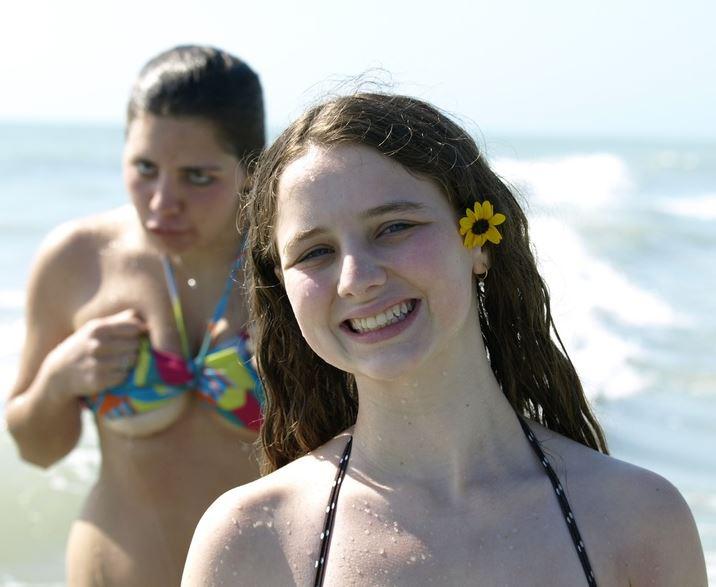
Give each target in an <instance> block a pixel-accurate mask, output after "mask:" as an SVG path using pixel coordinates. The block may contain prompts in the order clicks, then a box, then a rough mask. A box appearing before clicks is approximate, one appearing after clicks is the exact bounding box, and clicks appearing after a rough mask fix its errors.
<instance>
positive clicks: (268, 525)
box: [266, 520, 273, 528]
mask: <svg viewBox="0 0 716 587" xmlns="http://www.w3.org/2000/svg"><path fill="white" fill-rule="evenodd" d="M266 526H267V527H268V528H273V522H272V521H271V520H269V521H268V522H266Z"/></svg>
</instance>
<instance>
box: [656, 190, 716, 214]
mask: <svg viewBox="0 0 716 587" xmlns="http://www.w3.org/2000/svg"><path fill="white" fill-rule="evenodd" d="M659 209H661V210H662V211H663V212H666V213H668V214H675V215H677V216H685V217H687V218H695V219H696V220H716V194H707V195H703V196H695V197H692V198H678V199H677V198H671V199H668V200H664V201H663V202H660V203H659Z"/></svg>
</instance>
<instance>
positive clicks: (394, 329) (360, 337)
mask: <svg viewBox="0 0 716 587" xmlns="http://www.w3.org/2000/svg"><path fill="white" fill-rule="evenodd" d="M413 301H414V306H413V310H412V312H410V314H408V315H407V316H406V317H405V318H404V319H403V320H401V321H400V322H395V323H394V324H389V325H388V326H383V328H379V329H377V330H371V331H369V332H355V331H354V330H351V329H350V327H349V326H345V325H342V326H341V328H342V329H343V330H344V331H345V332H347V333H348V334H349V335H350V336H351V338H353V339H354V340H356V341H358V342H365V343H375V342H382V341H384V340H388V339H391V338H393V337H396V336H398V335H399V334H402V333H403V332H404V331H405V330H407V329H408V328H410V325H411V324H412V323H413V322H415V319H416V316H417V315H418V311H419V310H420V300H413Z"/></svg>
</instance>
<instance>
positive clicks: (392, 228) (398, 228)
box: [378, 222, 415, 236]
mask: <svg viewBox="0 0 716 587" xmlns="http://www.w3.org/2000/svg"><path fill="white" fill-rule="evenodd" d="M413 226H415V224H413V223H410V222H391V223H390V224H388V225H386V226H384V227H383V228H382V229H381V230H380V232H379V234H378V236H380V235H383V234H388V235H390V234H395V233H397V232H403V231H405V230H408V229H409V228H412V227H413Z"/></svg>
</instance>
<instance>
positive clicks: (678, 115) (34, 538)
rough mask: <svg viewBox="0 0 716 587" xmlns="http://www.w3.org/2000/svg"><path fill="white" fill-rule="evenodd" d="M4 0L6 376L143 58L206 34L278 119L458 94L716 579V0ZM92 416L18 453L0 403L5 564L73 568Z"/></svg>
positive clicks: (626, 429)
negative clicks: (329, 98)
mask: <svg viewBox="0 0 716 587" xmlns="http://www.w3.org/2000/svg"><path fill="white" fill-rule="evenodd" d="M3 12H4V14H3V21H2V24H0V80H2V91H1V92H0V381H1V382H2V383H1V386H2V388H3V398H4V397H5V394H6V390H7V389H8V388H9V387H10V386H11V385H12V383H13V381H14V376H15V369H16V363H17V359H18V352H19V347H20V344H21V341H22V338H23V333H24V321H23V320H24V319H23V305H24V286H25V283H26V279H27V274H28V268H29V265H30V263H31V261H32V258H33V255H34V252H35V251H36V249H37V247H38V245H39V243H40V241H41V239H42V238H43V236H44V235H45V234H46V233H47V232H48V230H50V229H51V228H52V227H53V226H55V225H57V224H58V223H60V222H63V221H65V220H68V219H70V218H74V217H77V216H81V215H86V214H91V213H94V212H97V211H100V210H103V209H107V208H109V207H113V206H117V205H120V204H122V203H124V202H125V194H124V190H123V187H122V182H121V169H120V158H121V150H122V142H123V136H122V132H123V129H122V126H123V117H124V110H125V104H126V100H127V97H128V92H129V88H130V86H131V83H132V81H133V79H134V77H135V75H136V74H137V73H138V71H139V69H140V67H141V66H142V65H143V64H144V63H145V62H146V61H147V60H148V59H149V58H150V57H152V56H153V55H154V54H156V53H158V52H160V51H162V50H164V49H167V48H169V47H171V46H174V45H177V44H182V43H205V44H211V45H216V46H218V47H221V48H223V49H226V50H228V51H230V52H232V53H234V54H236V55H238V56H240V57H242V58H243V59H245V60H246V61H247V62H248V63H249V64H250V65H251V66H252V67H253V68H254V69H256V70H257V71H258V73H259V74H260V76H261V79H262V82H263V84H264V91H265V99H266V107H267V117H268V129H269V139H271V138H273V137H275V136H276V135H277V134H278V133H279V132H280V131H281V130H282V129H283V128H284V126H285V125H286V124H287V123H288V121H290V120H291V119H292V118H294V117H295V116H296V115H298V114H299V113H300V112H302V111H303V109H304V108H305V107H306V106H307V105H309V104H311V103H312V102H313V101H315V100H316V99H318V98H320V97H322V96H325V95H326V93H329V92H336V91H338V92H340V91H342V90H346V89H347V90H351V89H354V88H355V87H360V84H361V83H362V84H363V87H365V84H366V81H367V80H377V82H378V86H377V87H378V88H379V89H384V90H393V91H399V92H402V93H408V94H412V95H416V96H418V97H421V98H423V99H427V100H429V101H431V102H433V103H435V104H436V105H438V106H439V107H441V108H443V109H444V110H445V111H447V112H448V113H449V114H451V115H452V116H453V117H454V118H456V119H457V120H458V121H459V122H460V123H461V124H463V125H464V126H465V127H467V128H468V129H469V130H470V131H471V132H472V133H473V134H474V135H475V137H476V139H477V140H478V142H479V144H481V145H482V146H483V148H484V150H485V152H486V153H487V156H488V158H489V159H490V160H491V162H492V163H493V165H494V167H495V168H496V170H497V171H498V173H499V174H500V175H502V176H503V177H504V178H505V179H507V180H508V181H509V182H511V184H512V185H513V186H515V188H516V189H518V190H519V192H520V193H521V194H522V196H523V198H524V200H525V205H526V207H527V210H528V215H529V217H530V220H531V223H532V231H533V236H534V241H535V248H536V250H537V254H538V257H539V260H540V264H541V266H542V269H543V271H544V275H545V277H546V279H547V282H548V284H549V286H550V290H551V293H552V298H553V304H554V313H555V318H556V321H557V326H558V328H559V330H560V333H561V335H562V338H563V340H564V342H565V344H566V346H567V348H568V350H569V352H570V354H571V356H572V359H573V360H574V362H575V364H576V366H577V369H578V371H579V372H580V374H581V375H582V377H583V379H584V383H585V387H586V389H587V393H588V395H589V397H590V399H591V401H592V403H593V405H594V407H595V409H596V412H597V414H598V416H599V417H600V419H601V421H602V423H603V425H604V426H605V429H606V432H607V438H608V440H609V442H610V448H611V450H612V453H613V454H614V456H616V457H617V458H620V459H624V460H627V461H630V462H633V463H635V464H638V465H641V466H644V467H647V468H649V469H652V470H654V471H656V472H658V473H660V474H662V475H664V476H665V477H667V478H668V479H669V480H670V481H671V482H672V483H674V484H675V485H676V486H677V487H678V488H679V489H680V490H681V492H682V493H683V494H684V496H685V497H686V499H687V501H688V502H689V505H690V506H691V508H692V511H693V513H694V516H695V518H696V522H697V525H698V527H699V531H700V534H701V540H702V542H703V545H704V549H705V551H706V556H707V565H708V567H709V574H710V577H711V579H712V580H714V579H716V451H714V447H716V425H715V424H714V422H716V361H714V360H713V349H714V346H715V345H716V311H714V310H716V302H714V295H713V291H714V289H716V270H715V269H714V267H715V264H714V258H715V253H716V115H714V104H716V36H715V35H714V34H713V30H712V29H713V23H714V22H716V4H714V3H713V2H709V1H708V0H682V1H681V2H678V3H675V2H672V1H668V2H667V1H664V2H660V1H658V0H652V1H649V2H647V1H641V0H630V1H629V2H623V1H617V0H604V1H603V2H600V3H584V2H572V1H567V0H545V1H543V2H539V3H538V2H530V1H528V0H502V1H501V2H499V3H498V2H489V3H487V2H457V1H450V0H446V1H444V2H440V3H435V2H423V1H421V0H412V1H410V2H408V1H404V0H396V1H393V2H385V1H377V0H362V1H360V2H357V1H346V2H328V1H318V0H304V1H303V2H300V3H298V2H296V3H288V2H278V1H275V0H264V1H263V2H261V3H258V2H252V3H239V2H229V1H222V0H204V2H202V3H200V4H199V3H196V2H186V1H183V0H182V1H180V0H175V1H172V2H167V1H164V0H161V1H156V2H152V3H149V2H139V1H138V0H125V1H124V2H122V3H118V2H117V3H98V2H90V1H89V0H65V1H64V2H61V3H60V2H50V1H49V0H47V1H40V0H26V1H25V2H23V3H14V4H13V5H12V7H10V8H6V9H5V10H4V11H3ZM356 78H358V79H359V80H360V81H358V82H357V81H355V80H356ZM370 87H376V86H375V85H372V86H370ZM3 404H4V399H3V400H2V403H0V414H1V412H2V410H3V407H2V406H3ZM86 424H87V426H85V432H84V435H83V438H82V441H81V445H80V447H79V448H78V449H77V450H75V451H74V452H73V453H72V454H71V455H70V456H69V457H68V458H66V459H65V460H64V461H63V462H62V463H60V464H58V465H56V466H54V467H53V468H51V469H49V470H47V471H42V470H39V469H36V468H33V467H31V466H28V465H25V464H23V463H21V462H20V461H19V459H18V457H17V455H16V452H15V448H14V446H13V444H12V442H11V439H10V437H9V435H8V433H7V431H6V430H5V427H4V423H3V424H2V425H0V470H2V480H1V481H0V520H1V522H0V583H1V584H3V585H59V584H62V580H63V554H64V544H65V540H66V535H67V532H68V529H69V525H70V522H71V520H72V519H73V518H74V517H75V516H76V514H77V512H78V509H79V507H80V504H81V502H82V500H83V497H84V495H85V494H86V492H87V491H88V488H89V487H90V485H91V483H92V481H93V479H94V477H95V475H96V472H97V466H98V451H97V448H96V437H95V435H94V433H93V427H92V425H91V422H90V421H89V420H87V421H86ZM655 523H658V520H655Z"/></svg>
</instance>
